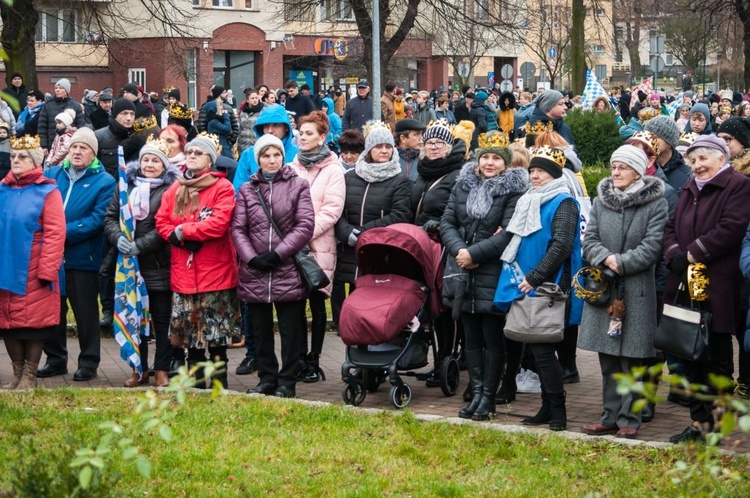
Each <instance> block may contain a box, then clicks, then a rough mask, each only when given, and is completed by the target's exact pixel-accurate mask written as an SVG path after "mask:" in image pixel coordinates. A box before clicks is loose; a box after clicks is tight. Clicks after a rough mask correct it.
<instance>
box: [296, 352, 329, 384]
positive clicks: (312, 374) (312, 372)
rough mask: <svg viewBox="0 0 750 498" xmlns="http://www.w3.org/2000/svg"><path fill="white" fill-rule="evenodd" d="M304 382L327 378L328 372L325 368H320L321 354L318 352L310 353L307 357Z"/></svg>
mask: <svg viewBox="0 0 750 498" xmlns="http://www.w3.org/2000/svg"><path fill="white" fill-rule="evenodd" d="M301 376H302V382H307V383H310V382H318V381H319V380H321V379H322V380H326V374H325V373H324V372H323V369H322V368H320V355H318V354H316V353H309V354H308V355H307V358H305V368H304V370H303V371H302V375H301Z"/></svg>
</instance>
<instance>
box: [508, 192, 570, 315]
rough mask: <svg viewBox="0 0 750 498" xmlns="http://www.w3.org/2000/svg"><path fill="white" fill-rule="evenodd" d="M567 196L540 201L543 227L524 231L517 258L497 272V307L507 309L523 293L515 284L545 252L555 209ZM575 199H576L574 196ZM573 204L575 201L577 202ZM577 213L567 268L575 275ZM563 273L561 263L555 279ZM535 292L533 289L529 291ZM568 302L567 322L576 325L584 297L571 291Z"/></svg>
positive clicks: (568, 196)
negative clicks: (498, 274)
mask: <svg viewBox="0 0 750 498" xmlns="http://www.w3.org/2000/svg"><path fill="white" fill-rule="evenodd" d="M566 199H573V197H571V196H570V195H568V194H559V195H558V196H556V197H555V198H553V199H552V200H550V201H548V202H547V203H546V204H544V205H542V207H541V209H540V215H541V219H542V228H541V230H537V231H536V232H534V233H532V234H530V235H527V236H526V237H524V238H523V239H521V244H520V246H519V247H518V253H517V254H516V260H515V261H514V262H513V263H505V262H503V270H502V273H500V281H499V282H498V284H497V290H496V291H495V299H494V303H495V307H496V308H497V309H499V310H500V311H503V312H507V311H508V309H509V308H510V304H511V303H512V302H513V301H515V300H517V299H520V298H521V297H523V296H524V293H523V292H521V290H520V289H519V288H518V285H519V284H520V283H521V282H522V281H523V279H524V276H525V275H527V274H528V273H529V272H530V271H531V270H533V269H534V268H536V267H537V265H539V263H540V262H541V261H542V259H543V258H544V255H545V254H547V248H548V247H549V244H550V242H551V241H552V220H553V219H554V217H555V213H557V208H559V207H560V203H561V202H563V201H564V200H566ZM573 200H574V201H575V199H573ZM575 202H576V205H578V202H577V201H575ZM580 223H581V222H580V217H579V220H578V222H577V224H576V225H577V226H576V237H575V238H574V240H573V252H571V254H570V272H571V275H575V274H576V272H578V270H579V269H580V268H581V264H582V261H581V259H582V258H581V254H582V251H581V238H580V237H579V236H578V234H579V233H580V228H581V227H580ZM561 276H562V267H561V268H560V271H559V272H558V274H557V278H556V282H558V283H559V280H560V277H561ZM529 295H531V296H533V295H534V291H533V290H532V291H531V293H530V294H529ZM569 299H570V300H571V302H570V305H571V306H570V316H569V317H568V325H576V324H578V323H581V314H582V312H583V301H582V300H581V299H579V298H577V297H576V296H575V295H574V294H571V296H570V297H569Z"/></svg>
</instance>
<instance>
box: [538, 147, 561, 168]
mask: <svg viewBox="0 0 750 498" xmlns="http://www.w3.org/2000/svg"><path fill="white" fill-rule="evenodd" d="M529 152H530V153H531V158H532V159H534V158H540V159H546V160H547V161H552V162H553V163H555V164H557V165H558V166H560V168H564V167H565V152H563V151H562V150H561V149H553V148H551V147H548V146H546V145H545V146H543V147H532V148H531V149H529Z"/></svg>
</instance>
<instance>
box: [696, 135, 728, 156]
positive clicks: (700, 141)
mask: <svg viewBox="0 0 750 498" xmlns="http://www.w3.org/2000/svg"><path fill="white" fill-rule="evenodd" d="M701 148H706V149H714V150H718V151H720V152H722V153H723V154H724V157H726V158H728V157H729V148H727V143H726V142H725V141H724V140H723V139H721V138H719V137H717V136H716V135H700V136H698V138H696V139H695V141H694V142H693V145H691V146H690V147H688V149H687V153H688V154H690V153H691V152H692V151H694V150H695V149H701Z"/></svg>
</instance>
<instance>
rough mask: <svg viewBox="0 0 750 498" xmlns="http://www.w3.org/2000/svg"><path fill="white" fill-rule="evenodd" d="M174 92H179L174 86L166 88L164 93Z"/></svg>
mask: <svg viewBox="0 0 750 498" xmlns="http://www.w3.org/2000/svg"><path fill="white" fill-rule="evenodd" d="M172 90H177V89H176V88H175V87H173V86H165V87H164V93H169V92H171V91H172Z"/></svg>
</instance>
